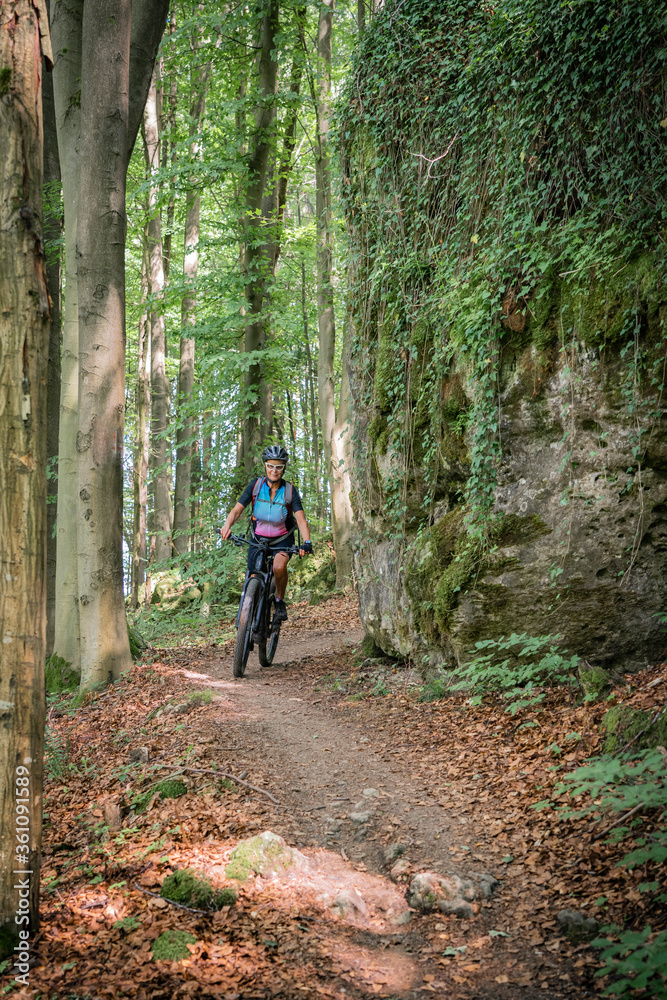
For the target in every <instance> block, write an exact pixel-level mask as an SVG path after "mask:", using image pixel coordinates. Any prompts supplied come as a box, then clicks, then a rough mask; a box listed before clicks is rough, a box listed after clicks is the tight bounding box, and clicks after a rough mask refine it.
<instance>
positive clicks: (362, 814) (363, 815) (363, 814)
mask: <svg viewBox="0 0 667 1000" xmlns="http://www.w3.org/2000/svg"><path fill="white" fill-rule="evenodd" d="M372 818H373V813H372V812H369V811H368V810H367V809H364V810H359V811H355V812H351V813H350V819H351V820H352V822H353V823H359V824H360V825H362V824H364V823H370V821H371V819H372Z"/></svg>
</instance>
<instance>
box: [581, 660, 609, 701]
mask: <svg viewBox="0 0 667 1000" xmlns="http://www.w3.org/2000/svg"><path fill="white" fill-rule="evenodd" d="M579 681H580V683H581V688H582V690H583V692H584V697H585V698H586V700H587V701H597V700H598V698H601V697H602V695H603V694H605V692H606V691H608V690H609V688H610V687H611V681H610V679H609V674H608V673H607V671H606V670H605V669H604V668H603V667H584V666H582V667H580V669H579Z"/></svg>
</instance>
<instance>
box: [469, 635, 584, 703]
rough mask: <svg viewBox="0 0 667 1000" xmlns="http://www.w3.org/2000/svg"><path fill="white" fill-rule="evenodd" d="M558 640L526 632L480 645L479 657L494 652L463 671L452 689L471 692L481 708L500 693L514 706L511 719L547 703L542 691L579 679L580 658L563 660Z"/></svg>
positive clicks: (556, 637)
mask: <svg viewBox="0 0 667 1000" xmlns="http://www.w3.org/2000/svg"><path fill="white" fill-rule="evenodd" d="M557 639H558V636H557V635H543V636H529V635H527V634H526V633H525V632H524V633H523V634H522V635H517V634H516V633H512V635H510V636H507V637H505V636H501V637H500V639H484V640H481V641H480V642H476V643H475V649H476V650H477V651H478V654H479V651H481V650H490V652H488V653H485V654H484V655H481V656H480V655H477V656H475V659H473V660H472V661H471V662H470V663H467V664H466V665H465V666H463V667H460V668H459V669H458V670H457V671H456V675H455V676H456V677H458V678H459V680H457V681H455V682H454V683H453V684H452V686H451V689H452V690H453V691H470V692H471V694H472V696H473V698H474V699H475V702H476V703H477V704H479V703H480V702H481V699H482V696H483V695H484V694H485V693H487V692H491V691H499V692H501V694H502V696H503V698H505V699H506V700H507V701H508V702H509V703H510V704H509V707H508V708H507V711H508V712H509V713H510V714H511V715H515V714H516V713H517V712H518V711H520V710H521V709H523V708H529V707H530V708H532V707H533V706H535V705H536V704H538V703H539V702H541V701H542V700H543V699H544V697H545V693H544V691H543V690H542V688H544V687H546V686H548V685H554V684H568V683H572V681H573V678H574V677H575V676H576V669H577V664H578V663H579V657H578V656H571V657H569V658H568V657H566V656H563V654H562V653H560V652H559V651H558V646H557V645H556V643H555V640H557ZM539 654H541V655H539ZM471 655H474V654H471ZM538 655H539V659H538V658H536V657H537V656H538ZM503 657H504V658H503Z"/></svg>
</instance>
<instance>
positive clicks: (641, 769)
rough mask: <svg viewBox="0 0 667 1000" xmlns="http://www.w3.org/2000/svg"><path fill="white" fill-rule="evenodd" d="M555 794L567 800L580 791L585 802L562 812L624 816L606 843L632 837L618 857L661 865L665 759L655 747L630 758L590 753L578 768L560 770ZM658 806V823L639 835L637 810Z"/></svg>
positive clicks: (666, 838)
mask: <svg viewBox="0 0 667 1000" xmlns="http://www.w3.org/2000/svg"><path fill="white" fill-rule="evenodd" d="M555 794H556V795H568V796H569V797H570V798H571V799H578V798H579V797H580V796H582V797H584V798H585V799H586V800H587V801H586V804H585V805H583V806H581V807H580V808H577V809H572V808H568V809H567V810H566V815H568V816H572V817H579V816H588V815H590V814H591V813H599V814H604V813H605V812H611V813H619V814H620V815H621V816H626V814H630V813H632V816H630V815H628V816H627V818H628V823H627V824H623V825H621V824H620V823H619V825H618V826H614V827H613V830H611V833H610V838H609V841H608V842H610V843H619V842H620V841H622V840H624V839H625V838H628V837H632V838H633V840H634V847H633V849H632V850H631V851H629V852H628V853H627V854H626V855H625V856H624V857H623V858H622V859H621V861H620V862H619V864H621V865H625V866H627V867H628V868H634V867H637V866H639V865H644V864H647V863H649V862H651V863H655V864H662V863H663V862H664V861H666V860H667V830H666V829H664V823H665V820H666V819H667V759H666V755H665V752H664V750H663V749H662V748H661V747H660V748H657V749H652V750H643V751H640V752H638V753H637V754H635V755H634V757H633V759H626V758H623V757H612V756H609V755H604V756H602V757H598V758H594V759H593V760H591V761H589V762H588V763H587V764H585V765H584V766H583V767H578V768H576V769H575V770H574V771H572V772H571V773H570V774H567V775H565V777H564V778H563V782H562V783H561V784H560V785H559V786H558V787H557V788H556V791H555ZM652 810H660V822H661V824H663V825H662V828H661V829H659V830H657V831H654V832H652V833H651V835H650V836H643V835H642V833H641V827H642V825H643V820H642V818H641V817H642V814H644V813H646V812H650V811H652Z"/></svg>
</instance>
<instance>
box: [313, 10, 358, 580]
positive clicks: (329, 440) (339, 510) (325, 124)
mask: <svg viewBox="0 0 667 1000" xmlns="http://www.w3.org/2000/svg"><path fill="white" fill-rule="evenodd" d="M334 7H335V0H322V2H321V5H320V15H319V25H318V46H317V51H318V65H319V94H318V100H317V102H316V103H317V143H316V152H315V177H316V186H317V204H316V215H317V279H318V280H317V308H318V314H319V354H318V365H317V367H318V371H317V382H318V395H319V403H320V419H321V421H322V445H323V448H324V457H325V460H326V464H327V470H328V473H329V479H330V482H331V526H332V529H333V537H334V549H335V551H336V587H338V588H339V589H340V588H342V587H344V586H347V584H348V583H349V582H350V579H351V573H352V549H351V545H350V538H351V524H352V508H351V506H350V496H349V475H348V478H347V484H348V490H347V492H346V489H345V487H346V479H345V469H344V466H343V465H342V464H341V459H340V456H339V449H340V445H341V444H342V441H341V435H340V429H339V430H337V428H336V407H335V394H334V352H335V346H336V322H335V317H334V302H333V287H332V283H331V280H332V271H333V228H332V217H331V163H330V157H329V149H328V142H329V127H330V119H331V106H330V100H331V35H332V30H333V12H334ZM343 379H344V380H345V379H346V373H345V372H344V374H343Z"/></svg>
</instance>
